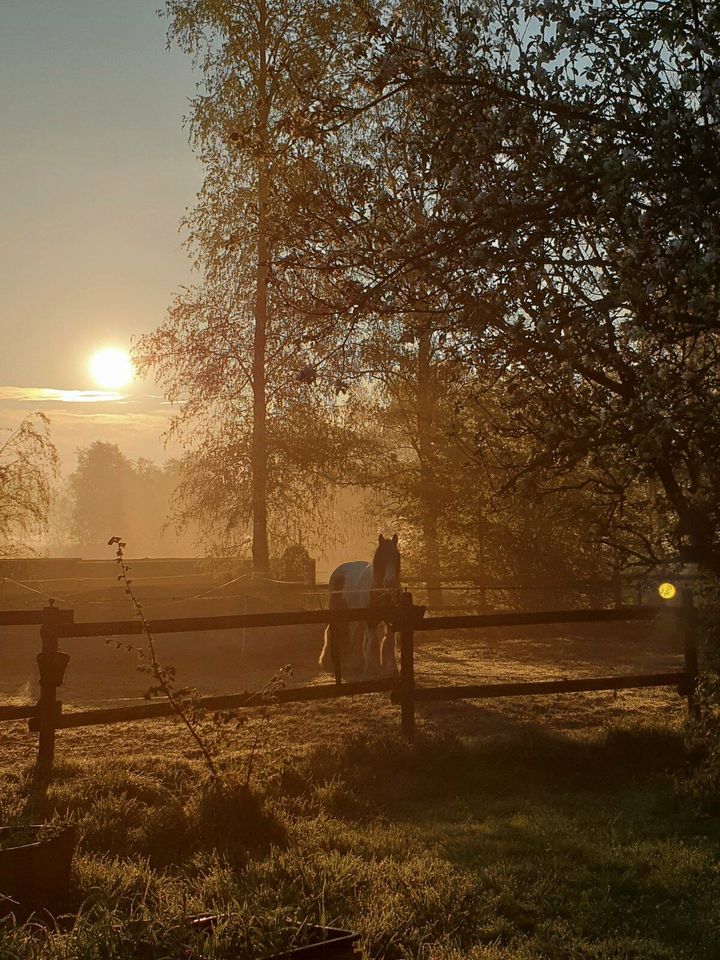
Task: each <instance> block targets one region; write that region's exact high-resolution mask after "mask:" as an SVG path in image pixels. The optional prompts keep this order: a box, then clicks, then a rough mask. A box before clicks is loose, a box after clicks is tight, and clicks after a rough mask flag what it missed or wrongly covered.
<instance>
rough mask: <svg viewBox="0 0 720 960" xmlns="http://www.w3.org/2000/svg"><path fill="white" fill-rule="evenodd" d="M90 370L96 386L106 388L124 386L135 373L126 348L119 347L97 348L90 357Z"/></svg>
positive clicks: (115, 388) (112, 388) (111, 388)
mask: <svg viewBox="0 0 720 960" xmlns="http://www.w3.org/2000/svg"><path fill="white" fill-rule="evenodd" d="M90 372H91V373H92V375H93V378H94V380H95V382H96V383H97V384H98V386H100V387H104V388H105V389H106V390H117V389H118V387H126V386H127V385H128V384H129V383H130V381H131V380H132V378H133V376H134V375H135V370H134V369H133V365H132V362H131V360H130V357H129V355H128V352H127V350H122V349H120V347H104V348H103V349H102V350H97V351H96V352H95V353H94V354H93V355H92V356H91V357H90Z"/></svg>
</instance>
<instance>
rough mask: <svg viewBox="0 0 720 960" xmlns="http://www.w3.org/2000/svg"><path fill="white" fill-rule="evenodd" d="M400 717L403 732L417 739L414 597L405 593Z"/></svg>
mask: <svg viewBox="0 0 720 960" xmlns="http://www.w3.org/2000/svg"><path fill="white" fill-rule="evenodd" d="M400 608H401V613H400V717H401V722H402V732H403V734H404V735H405V737H407V739H408V740H410V741H411V742H412V741H413V740H414V739H415V634H414V631H413V614H414V611H413V598H412V594H411V593H407V592H405V593H403V594H402V597H401V600H400Z"/></svg>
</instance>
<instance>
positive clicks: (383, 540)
mask: <svg viewBox="0 0 720 960" xmlns="http://www.w3.org/2000/svg"><path fill="white" fill-rule="evenodd" d="M378 543H385V537H384V536H383V535H382V534H380V536H379V538H378Z"/></svg>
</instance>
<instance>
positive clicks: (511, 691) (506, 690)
mask: <svg viewBox="0 0 720 960" xmlns="http://www.w3.org/2000/svg"><path fill="white" fill-rule="evenodd" d="M686 681H687V674H686V673H684V672H682V673H640V674H619V675H618V676H615V677H579V678H577V679H570V678H568V679H567V680H530V681H520V682H518V683H480V684H468V685H466V686H454V687H453V686H447V687H416V689H415V700H485V699H491V698H493V697H528V696H533V695H535V696H537V695H538V694H550V693H586V692H589V691H591V690H629V689H632V688H633V687H677V688H678V692H679V693H683V694H686V693H687V690H686V686H685V685H686ZM392 700H393V702H394V703H397V702H399V696H398V694H397V693H395V692H393V695H392Z"/></svg>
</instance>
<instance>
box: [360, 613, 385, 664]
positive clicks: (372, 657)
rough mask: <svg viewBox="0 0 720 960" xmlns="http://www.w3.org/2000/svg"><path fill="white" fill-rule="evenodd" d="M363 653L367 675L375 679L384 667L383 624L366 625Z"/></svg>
mask: <svg viewBox="0 0 720 960" xmlns="http://www.w3.org/2000/svg"><path fill="white" fill-rule="evenodd" d="M364 626H365V637H364V644H363V653H364V654H365V675H366V676H368V677H373V676H375V675H376V674H377V672H378V670H379V669H380V667H381V666H382V660H381V656H380V654H381V649H380V643H381V638H380V635H379V632H378V631H379V629H380V627H381V624H371V623H366V624H365V625H364Z"/></svg>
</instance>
